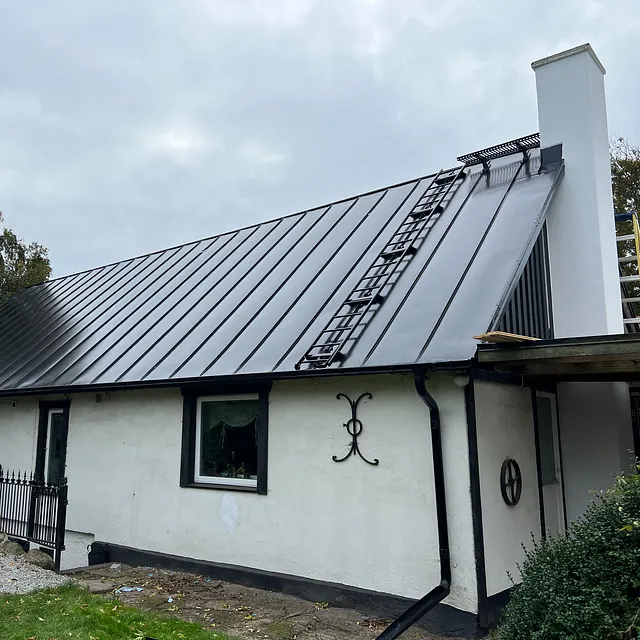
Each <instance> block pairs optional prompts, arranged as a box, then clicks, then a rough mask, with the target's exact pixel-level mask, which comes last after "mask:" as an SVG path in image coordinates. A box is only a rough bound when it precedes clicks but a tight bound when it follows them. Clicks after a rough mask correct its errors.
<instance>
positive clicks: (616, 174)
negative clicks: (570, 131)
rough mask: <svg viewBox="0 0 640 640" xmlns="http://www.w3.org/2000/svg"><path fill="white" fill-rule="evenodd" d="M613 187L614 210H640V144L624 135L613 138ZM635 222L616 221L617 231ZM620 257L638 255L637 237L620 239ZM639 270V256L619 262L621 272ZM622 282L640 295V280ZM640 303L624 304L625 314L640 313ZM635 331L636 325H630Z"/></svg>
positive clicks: (627, 294) (629, 230)
mask: <svg viewBox="0 0 640 640" xmlns="http://www.w3.org/2000/svg"><path fill="white" fill-rule="evenodd" d="M611 187H612V189H613V210H614V212H615V213H626V212H630V211H639V212H640V147H637V146H635V145H632V144H630V143H629V142H627V141H626V140H625V139H624V138H615V139H614V140H612V141H611ZM632 234H633V223H632V222H631V221H630V220H629V221H620V222H616V235H618V236H622V235H632ZM617 245H618V257H619V258H624V257H631V256H635V255H636V247H635V240H625V241H623V242H618V243H617ZM637 273H638V263H637V261H636V260H633V261H630V262H628V261H624V262H621V263H620V275H623V276H632V275H636V274H637ZM621 286H622V294H623V297H624V298H640V282H637V281H635V282H634V281H632V282H628V283H625V284H623V285H621ZM639 315H640V303H629V304H627V305H626V308H625V316H626V317H638V316H639ZM628 328H630V329H631V330H632V331H633V330H635V329H636V328H637V327H636V325H630V326H629V327H628Z"/></svg>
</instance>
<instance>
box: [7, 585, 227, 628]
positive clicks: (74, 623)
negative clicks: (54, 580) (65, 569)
mask: <svg viewBox="0 0 640 640" xmlns="http://www.w3.org/2000/svg"><path fill="white" fill-rule="evenodd" d="M146 636H150V637H152V638H156V639H157V640H178V639H180V638H184V639H188V640H229V638H228V637H227V636H226V635H224V634H222V633H216V632H214V631H211V630H206V629H203V628H202V627H201V626H199V625H197V624H193V623H189V622H184V621H182V620H177V619H175V618H167V617H164V616H161V615H158V614H153V613H143V612H142V611H138V610H137V609H132V608H130V607H125V606H124V605H122V604H121V603H120V602H118V601H117V600H106V599H104V598H102V597H100V596H92V595H89V593H88V592H87V591H85V590H84V589H81V588H79V587H77V586H65V587H62V588H60V589H55V590H49V591H39V592H37V593H33V594H30V595H18V596H4V597H3V596H0V638H2V640H27V639H30V638H35V639H36V640H40V639H41V638H42V639H43V640H46V639H47V638H50V639H51V640H54V639H58V638H59V639H60V640H62V638H65V639H67V640H68V639H71V640H144V638H145V637H146Z"/></svg>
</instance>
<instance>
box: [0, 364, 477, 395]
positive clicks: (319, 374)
mask: <svg viewBox="0 0 640 640" xmlns="http://www.w3.org/2000/svg"><path fill="white" fill-rule="evenodd" d="M421 366H423V367H424V368H425V370H429V371H451V370H463V369H468V368H469V367H470V366H471V363H470V361H469V360H461V361H448V362H436V363H433V364H424V365H421ZM414 368H415V364H397V365H388V366H385V365H382V366H376V367H370V366H364V367H351V368H344V369H332V368H327V369H308V370H304V371H275V372H274V371H270V372H265V373H244V374H243V373H235V374H230V375H218V376H204V377H198V378H168V379H166V378H165V379H158V380H137V381H133V382H102V383H97V384H92V383H89V384H78V385H61V386H58V387H56V386H48V387H26V388H20V387H18V388H13V389H11V388H9V389H1V388H0V398H2V397H14V396H34V395H35V396H44V395H56V394H58V395H63V394H69V393H86V392H91V393H98V392H104V393H106V392H109V391H113V392H116V391H135V390H140V389H154V388H156V389H157V388H161V389H170V388H175V387H184V386H187V385H191V384H194V385H199V384H215V383H220V384H222V385H225V384H228V383H232V384H237V385H240V384H245V383H254V382H273V381H276V380H297V379H300V378H330V377H334V376H354V375H367V374H370V375H374V374H381V373H406V372H410V371H413V370H414Z"/></svg>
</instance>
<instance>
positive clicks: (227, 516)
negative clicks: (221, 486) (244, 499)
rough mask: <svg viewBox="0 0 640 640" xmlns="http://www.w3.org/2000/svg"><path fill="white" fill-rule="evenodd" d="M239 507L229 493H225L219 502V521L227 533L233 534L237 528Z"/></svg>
mask: <svg viewBox="0 0 640 640" xmlns="http://www.w3.org/2000/svg"><path fill="white" fill-rule="evenodd" d="M239 517H240V507H239V506H238V503H237V502H236V499H235V498H234V497H233V496H232V495H231V494H229V493H225V494H224V495H223V496H222V500H220V520H222V524H223V525H224V526H225V528H226V529H227V531H229V532H230V533H233V532H234V531H235V530H236V527H237V526H238V518H239Z"/></svg>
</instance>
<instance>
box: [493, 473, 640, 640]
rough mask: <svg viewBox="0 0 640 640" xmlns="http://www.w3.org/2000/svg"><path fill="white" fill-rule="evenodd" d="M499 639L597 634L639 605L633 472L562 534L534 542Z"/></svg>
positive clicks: (639, 507)
mask: <svg viewBox="0 0 640 640" xmlns="http://www.w3.org/2000/svg"><path fill="white" fill-rule="evenodd" d="M520 569H521V572H522V583H521V584H519V585H517V586H516V587H514V590H513V595H512V598H511V602H510V603H509V605H508V607H507V609H506V610H505V613H504V617H503V624H502V626H501V627H500V632H499V638H500V640H522V639H523V638H527V639H528V640H603V639H605V638H624V637H629V638H631V637H636V636H635V635H623V632H625V630H628V629H629V627H630V626H631V625H633V624H634V623H635V619H636V616H637V615H638V612H639V611H640V600H639V599H638V596H640V475H637V474H635V475H629V476H621V477H619V478H617V479H616V481H615V484H614V486H613V487H612V488H611V489H610V490H609V491H608V492H607V493H605V494H604V495H602V496H599V497H598V498H597V499H596V501H595V502H594V503H593V504H592V505H591V506H590V507H589V508H588V509H587V511H586V513H585V514H584V516H582V517H581V518H580V519H579V520H578V521H576V522H575V523H573V524H572V525H571V527H570V528H569V531H568V532H567V534H566V535H563V536H559V537H556V538H550V539H547V540H543V541H541V542H534V543H533V544H532V546H531V547H530V548H529V549H528V550H526V553H525V561H524V562H523V564H522V566H521V567H520Z"/></svg>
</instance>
